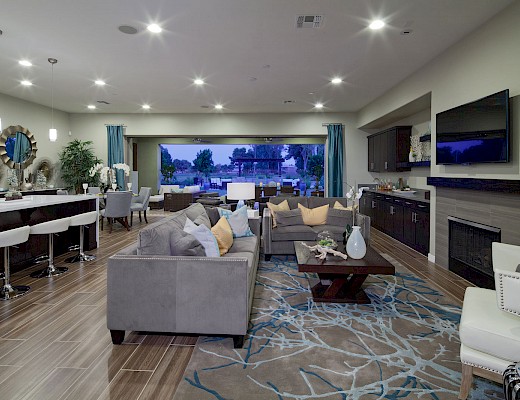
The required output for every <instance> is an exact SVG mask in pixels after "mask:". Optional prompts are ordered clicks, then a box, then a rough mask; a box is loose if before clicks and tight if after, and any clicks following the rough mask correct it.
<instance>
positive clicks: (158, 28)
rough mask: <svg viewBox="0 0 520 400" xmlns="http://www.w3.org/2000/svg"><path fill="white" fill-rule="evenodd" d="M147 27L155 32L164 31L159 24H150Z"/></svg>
mask: <svg viewBox="0 0 520 400" xmlns="http://www.w3.org/2000/svg"><path fill="white" fill-rule="evenodd" d="M146 29H148V30H149V31H150V32H153V33H160V32H161V31H162V28H161V27H160V26H159V25H157V24H150V25H148V26H147V27H146Z"/></svg>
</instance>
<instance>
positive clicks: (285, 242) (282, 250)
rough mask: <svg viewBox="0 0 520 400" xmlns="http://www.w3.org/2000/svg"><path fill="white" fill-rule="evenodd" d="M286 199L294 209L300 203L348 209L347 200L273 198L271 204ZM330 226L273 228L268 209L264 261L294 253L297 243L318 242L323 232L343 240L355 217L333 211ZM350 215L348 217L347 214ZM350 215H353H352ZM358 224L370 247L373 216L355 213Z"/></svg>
mask: <svg viewBox="0 0 520 400" xmlns="http://www.w3.org/2000/svg"><path fill="white" fill-rule="evenodd" d="M284 200H287V202H288V203H289V208H290V209H291V210H294V209H297V208H298V204H301V205H303V206H304V207H307V208H315V207H320V206H323V205H325V204H328V205H329V207H330V208H331V209H332V207H333V206H334V204H335V203H336V201H338V202H339V203H341V205H343V206H344V207H346V206H347V199H346V198H345V197H283V196H278V197H271V198H270V200H269V201H270V202H271V203H274V204H280V203H281V202H282V201H284ZM329 212H330V214H329V216H328V218H327V223H326V224H324V225H316V226H308V225H304V224H303V223H301V224H292V225H289V226H276V227H275V228H273V221H272V218H273V216H272V213H271V211H270V210H269V208H267V207H266V208H265V209H264V211H263V215H262V245H263V249H264V253H265V259H266V261H268V260H269V259H270V258H271V256H272V255H273V254H294V244H293V242H294V241H297V240H303V241H313V240H316V239H317V236H318V234H319V233H321V232H323V231H328V232H330V234H331V236H332V237H333V238H334V240H336V241H337V242H340V241H342V240H343V233H344V232H345V228H346V225H347V223H350V224H352V222H351V221H352V214H351V212H349V211H342V212H340V213H336V212H334V211H330V210H329ZM345 214H347V215H345ZM349 215H350V216H349ZM356 225H359V226H360V227H361V234H362V235H363V237H364V238H365V241H366V243H367V244H369V242H370V217H368V216H366V215H363V214H360V213H356Z"/></svg>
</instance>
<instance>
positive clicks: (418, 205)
mask: <svg viewBox="0 0 520 400" xmlns="http://www.w3.org/2000/svg"><path fill="white" fill-rule="evenodd" d="M417 207H419V208H427V207H428V206H422V205H420V204H417Z"/></svg>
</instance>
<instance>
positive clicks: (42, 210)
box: [0, 195, 99, 272]
mask: <svg viewBox="0 0 520 400" xmlns="http://www.w3.org/2000/svg"><path fill="white" fill-rule="evenodd" d="M98 210H99V198H98V197H96V196H90V195H86V196H85V195H75V196H65V195H32V196H24V197H23V199H21V200H9V201H6V200H5V199H0V231H7V230H9V229H13V228H18V227H21V226H24V225H36V224H39V223H42V222H47V221H52V220H55V219H59V218H65V217H71V216H73V215H78V214H82V213H85V212H89V211H98ZM98 225H99V224H98V221H96V223H94V224H91V225H89V226H88V227H89V228H90V229H86V230H85V242H84V247H85V249H86V250H92V249H94V248H96V247H97V245H98V243H99V231H98ZM78 242H79V227H77V226H74V227H70V228H69V230H68V231H67V232H64V233H63V234H60V235H59V236H57V237H56V240H55V241H54V248H55V250H54V253H55V255H59V254H64V253H66V252H68V248H69V246H71V245H75V244H78ZM47 251H48V237H47V235H31V236H29V240H28V241H27V242H25V243H22V244H20V245H19V246H18V248H12V249H11V251H10V260H11V271H12V272H15V271H18V270H21V269H23V268H26V267H28V266H31V265H32V261H33V260H34V259H35V258H37V257H38V256H41V255H45V254H47ZM2 252H3V251H2ZM71 255H72V254H71ZM1 270H3V256H2V257H1V258H0V271H1Z"/></svg>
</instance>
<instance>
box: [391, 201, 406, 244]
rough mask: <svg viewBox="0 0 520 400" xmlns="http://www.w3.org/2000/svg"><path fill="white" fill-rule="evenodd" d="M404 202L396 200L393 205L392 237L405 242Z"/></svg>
mask: <svg viewBox="0 0 520 400" xmlns="http://www.w3.org/2000/svg"><path fill="white" fill-rule="evenodd" d="M402 204H403V200H401V199H394V202H393V204H392V206H393V209H392V237H394V238H395V239H397V240H399V241H400V242H402V241H403V234H404V208H403V205H402Z"/></svg>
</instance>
